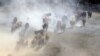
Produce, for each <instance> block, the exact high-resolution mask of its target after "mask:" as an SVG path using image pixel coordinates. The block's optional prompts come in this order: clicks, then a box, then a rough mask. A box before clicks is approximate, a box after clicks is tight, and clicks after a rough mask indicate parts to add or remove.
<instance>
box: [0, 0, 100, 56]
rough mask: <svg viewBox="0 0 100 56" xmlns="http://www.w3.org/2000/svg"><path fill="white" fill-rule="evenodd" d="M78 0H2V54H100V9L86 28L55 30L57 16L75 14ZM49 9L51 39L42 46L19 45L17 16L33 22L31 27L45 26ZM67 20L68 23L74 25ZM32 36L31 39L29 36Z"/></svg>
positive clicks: (0, 44) (10, 55)
mask: <svg viewBox="0 0 100 56" xmlns="http://www.w3.org/2000/svg"><path fill="white" fill-rule="evenodd" d="M75 2H76V1H75V0H42V1H41V0H0V56H100V53H99V52H100V49H99V47H100V43H99V42H100V38H99V36H100V35H99V33H100V31H99V30H100V27H99V26H100V25H99V17H100V14H99V13H93V17H92V18H91V19H88V20H87V22H88V23H87V25H86V27H84V28H77V27H76V28H74V29H71V28H68V29H66V31H65V32H64V33H62V34H57V33H54V32H53V31H54V29H55V25H56V23H57V20H60V19H59V18H61V17H62V16H63V15H64V16H66V15H67V16H68V23H69V20H71V18H70V16H73V15H74V10H75V9H76V8H73V7H72V6H75V5H76V4H75ZM45 13H51V14H52V16H51V23H50V27H49V31H50V32H49V33H48V34H49V37H50V39H49V41H48V43H47V44H46V45H44V46H42V47H41V48H40V49H39V50H37V49H36V48H38V47H35V48H32V47H30V43H29V44H28V46H26V47H21V48H20V50H18V49H16V44H17V41H18V40H19V38H20V37H19V31H20V30H17V31H16V32H14V33H12V32H10V29H11V23H12V20H13V18H14V17H17V18H18V20H19V21H22V23H23V25H24V24H25V23H27V22H28V23H29V24H30V26H31V30H30V31H34V30H40V29H41V28H42V26H41V25H42V18H43V17H44V14H45ZM68 23H66V24H67V27H70V25H69V24H68ZM28 34H29V35H30V36H28V37H29V38H31V37H34V35H31V34H33V32H31V34H30V32H29V33H28ZM29 40H30V39H29Z"/></svg>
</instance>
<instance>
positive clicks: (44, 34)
mask: <svg viewBox="0 0 100 56" xmlns="http://www.w3.org/2000/svg"><path fill="white" fill-rule="evenodd" d="M51 15H52V14H51V13H47V14H45V17H44V18H43V25H42V29H41V30H38V31H34V34H35V36H34V37H32V38H31V42H30V43H31V46H32V47H35V46H38V48H40V47H42V46H43V45H45V44H47V43H48V40H49V38H50V37H49V34H48V26H49V23H50V22H49V21H50V16H51ZM87 15H88V18H91V16H92V12H89V11H81V12H77V13H75V14H74V16H75V20H71V21H70V25H71V26H72V27H73V26H74V25H75V24H76V23H77V22H78V21H81V22H82V26H85V24H86V17H87ZM67 19H68V17H67V16H63V17H62V18H61V20H58V21H57V24H56V29H55V31H56V32H57V31H59V30H61V31H62V32H64V31H65V30H66V20H67ZM21 27H23V26H22V22H21V21H18V19H17V17H15V18H14V19H13V22H12V27H11V32H15V31H16V30H17V29H19V28H21ZM28 28H30V24H29V23H25V25H24V27H23V30H22V33H21V34H19V36H20V38H19V41H18V42H17V47H18V46H28V42H29V41H28V39H25V37H26V36H25V35H26V34H25V33H26V32H27V30H28Z"/></svg>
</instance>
